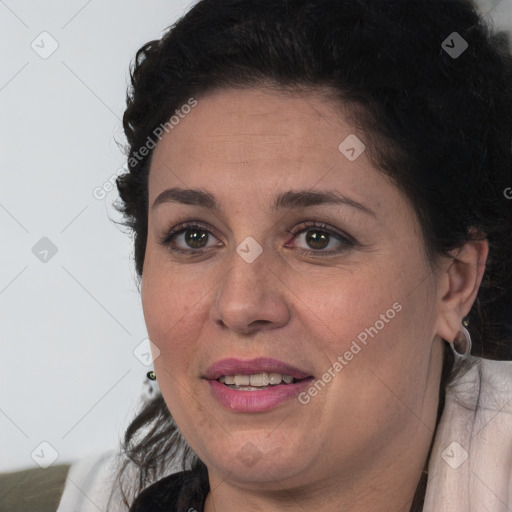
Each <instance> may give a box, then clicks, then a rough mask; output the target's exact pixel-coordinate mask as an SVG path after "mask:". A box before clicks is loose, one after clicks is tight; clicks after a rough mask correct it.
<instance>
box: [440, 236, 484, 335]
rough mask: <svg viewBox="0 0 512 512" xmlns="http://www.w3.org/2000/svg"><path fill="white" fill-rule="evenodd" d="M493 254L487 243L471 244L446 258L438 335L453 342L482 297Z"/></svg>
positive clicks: (443, 267) (441, 276)
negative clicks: (486, 269)
mask: <svg viewBox="0 0 512 512" xmlns="http://www.w3.org/2000/svg"><path fill="white" fill-rule="evenodd" d="M488 253H489V244H488V242H487V240H485V239H484V240H471V241H468V242H466V243H465V244H464V245H463V246H462V247H461V248H458V249H454V250H453V251H450V253H449V254H450V257H449V258H446V257H444V261H443V263H442V265H441V271H440V273H439V277H438V290H437V292H438V295H437V302H438V308H437V309H438V316H437V330H436V333H437V334H438V335H439V336H440V337H441V338H442V339H444V340H446V341H448V342H452V340H454V339H455V337H456V336H457V334H458V332H459V331H460V330H461V327H462V321H463V319H464V317H465V316H466V315H467V314H468V313H469V312H470V310H471V307H472V306H473V303H474V301H475V299H476V296H477V294H478V289H479V288H480V284H481V282H482V278H483V275H484V271H485V263H486V261H487V255H488Z"/></svg>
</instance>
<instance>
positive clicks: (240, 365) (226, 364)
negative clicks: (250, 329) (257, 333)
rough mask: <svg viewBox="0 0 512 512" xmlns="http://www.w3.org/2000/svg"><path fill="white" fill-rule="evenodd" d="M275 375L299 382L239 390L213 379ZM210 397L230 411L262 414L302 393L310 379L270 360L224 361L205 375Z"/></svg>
mask: <svg viewBox="0 0 512 512" xmlns="http://www.w3.org/2000/svg"><path fill="white" fill-rule="evenodd" d="M263 372H267V373H270V372H275V373H280V374H281V375H290V376H292V377H294V378H295V379H301V380H300V382H295V383H292V384H279V385H278V386H272V387H270V388H266V389H262V390H257V391H241V390H240V391H239V390H236V389H231V388H229V387H228V386H226V385H224V384H222V383H220V382H219V381H218V380H217V379H218V378H219V377H221V376H222V375H251V374H255V373H263ZM205 378H206V379H208V384H209V385H210V389H211V391H212V394H213V396H214V397H215V398H216V399H217V400H218V401H219V402H220V403H221V404H222V405H223V406H224V407H226V408H227V409H229V410H230V411H237V412H264V411H268V410H270V409H273V408H275V407H277V406H278V405H280V404H282V403H283V402H286V401H287V400H290V399H292V398H295V397H296V396H297V395H298V394H299V393H301V392H302V391H303V390H305V389H306V388H307V387H308V386H309V385H310V383H311V381H312V380H313V379H314V377H312V376H311V374H308V373H306V372H305V371H303V370H299V369H298V368H295V367H294V366H291V365H289V364H286V363H283V362H282V361H278V360H277V359H270V358H265V357H261V358H257V359H251V360H248V361H243V360H241V359H236V358H228V359H222V360H220V361H217V362H216V363H215V364H213V365H212V366H211V367H210V368H208V370H207V371H206V373H205Z"/></svg>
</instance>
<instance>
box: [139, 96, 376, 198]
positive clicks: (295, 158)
mask: <svg viewBox="0 0 512 512" xmlns="http://www.w3.org/2000/svg"><path fill="white" fill-rule="evenodd" d="M187 110H188V109H187ZM354 132H355V129H354V128H353V127H352V126H351V124H350V122H349V121H348V116H347V115H345V111H344V109H343V106H342V105H341V104H340V103H339V102H335V101H334V99H330V98H329V97H328V95H327V93H326V92H325V91H322V90H320V91H309V92H294V93H293V94H292V93H290V92H287V91H276V90H267V89H229V90H219V91H215V92H213V93H209V94H208V95H206V96H202V97H199V98H197V105H196V106H195V107H194V108H193V109H191V110H190V111H189V113H188V114H186V115H183V116H182V119H180V120H179V123H178V124H177V125H176V126H174V127H173V128H172V130H170V131H169V133H166V134H164V136H163V138H162V140H161V141H160V142H159V143H158V144H157V147H156V148H155V150H154V154H153V158H152V164H151V172H150V180H149V181H150V196H154V195H155V194H156V193H157V190H156V189H159V188H161V187H163V186H164V185H166V184H168V183H169V182H170V181H173V180H174V181H175V182H176V184H177V185H179V186H185V183H187V184H188V185H192V182H196V183H195V185H198V184H199V182H201V183H205V182H211V183H212V184H215V183H218V182H219V181H222V182H223V183H224V184H225V183H226V181H227V182H229V183H233V182H234V181H241V182H243V184H244V185H247V184H249V183H252V185H253V186H256V187H262V186H264V185H266V186H267V187H275V186H283V187H284V186H288V187H290V186H291V185H293V184H294V183H297V181H302V182H304V184H307V185H308V186H310V187H312V186H313V185H314V184H315V183H318V182H320V181H321V182H322V186H324V187H329V186H330V187H333V186H336V185H339V184H340V179H341V180H342V181H343V183H344V185H345V186H346V187H349V186H351V184H352V185H353V184H355V183H356V182H357V183H359V184H360V186H361V187H363V188H364V187H369V186H370V185H371V183H370V182H371V181H372V180H373V181H375V179H377V180H380V181H383V180H385V178H384V176H382V173H380V171H378V170H376V169H374V168H373V165H372V164H371V163H370V160H369V159H368V156H367V155H366V154H365V151H364V150H363V149H362V148H364V145H363V144H364V143H363V142H362V140H361V139H363V138H364V135H363V134H361V133H359V132H358V134H357V135H356V134H355V133H354ZM347 140H348V142H347V143H345V141H347ZM358 141H359V142H358ZM354 143H355V145H354ZM357 144H359V146H358V145H357ZM340 145H341V146H340ZM345 146H347V147H345ZM349 146H354V147H355V150H357V152H358V153H359V152H361V154H360V155H359V156H358V155H356V156H357V159H354V160H352V161H351V160H349V159H348V158H347V155H346V154H344V153H343V152H342V149H343V150H345V151H346V150H347V149H348V150H349V151H352V153H349V156H350V155H353V154H354V149H353V148H351V147H349ZM340 148H341V149H340ZM372 171H374V174H376V175H377V176H373V177H372V179H369V178H370V174H371V173H372ZM378 175H380V176H378ZM180 181H181V182H180Z"/></svg>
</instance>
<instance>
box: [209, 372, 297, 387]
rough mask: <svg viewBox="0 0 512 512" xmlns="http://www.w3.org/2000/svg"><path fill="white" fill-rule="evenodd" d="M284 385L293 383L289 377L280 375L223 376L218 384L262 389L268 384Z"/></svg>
mask: <svg viewBox="0 0 512 512" xmlns="http://www.w3.org/2000/svg"><path fill="white" fill-rule="evenodd" d="M282 381H284V382H285V383H286V384H291V383H292V382H293V377H291V376H290V375H281V374H280V373H256V374H255V375H223V376H222V377H220V378H219V382H222V383H223V384H234V385H235V386H256V387H263V386H268V385H269V384H272V385H276V384H281V382H282Z"/></svg>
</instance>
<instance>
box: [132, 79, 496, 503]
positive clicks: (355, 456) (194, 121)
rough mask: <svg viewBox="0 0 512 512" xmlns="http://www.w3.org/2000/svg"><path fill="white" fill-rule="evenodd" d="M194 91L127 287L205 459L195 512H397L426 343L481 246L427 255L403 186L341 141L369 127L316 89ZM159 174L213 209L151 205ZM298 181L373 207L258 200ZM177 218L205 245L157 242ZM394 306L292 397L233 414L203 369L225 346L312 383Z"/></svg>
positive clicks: (415, 468) (421, 457)
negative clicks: (135, 284) (209, 201)
mask: <svg viewBox="0 0 512 512" xmlns="http://www.w3.org/2000/svg"><path fill="white" fill-rule="evenodd" d="M197 99H198V105H197V106H196V107H195V108H193V109H192V112H191V113H190V114H188V115H187V116H186V117H185V118H184V119H183V120H181V121H180V123H179V125H177V126H175V127H174V129H173V130H172V131H170V132H169V133H168V134H165V135H164V137H163V138H162V140H161V141H160V142H159V143H158V144H157V146H156V148H155V150H154V154H153V159H152V164H151V169H150V175H149V183H148V185H149V213H148V241H147V247H146V255H145V263H144V269H143V278H142V288H141V291H142V302H143V310H144V316H145V320H146V324H147V328H148V333H149V337H150V339H151V340H152V341H153V343H154V344H155V345H156V346H157V347H158V349H159V351H160V354H159V355H158V354H155V353H154V356H155V357H156V359H155V370H156V373H157V375H158V382H159V386H160V389H161V391H162V394H163V397H164V399H165V401H166V404H167V406H168V407H169V410H170V411H171V413H172V415H173V417H174V418H175V421H176V423H177V424H178V426H179V428H180V431H181V432H182V434H183V435H184V437H185V438H186V440H187V441H188V443H189V444H190V445H191V446H192V448H193V449H194V451H195V452H196V453H197V455H198V456H199V457H200V458H201V460H202V461H203V462H204V463H205V464H206V466H207V467H208V471H209V478H210V487H211V489H212V491H211V492H210V493H209V495H208V497H207V500H206V505H205V510H206V512H212V511H222V512H230V511H235V510H237V511H238V510H248V511H269V512H270V511H288V510H290V511H291V510H293V511H297V510H302V509H304V510H311V508H312V507H314V509H315V510H316V511H317V512H324V511H325V512H327V511H339V510H341V508H340V505H341V504H343V509H342V510H344V511H346V512H348V511H350V512H363V511H364V512H367V511H368V510H372V511H373V512H381V511H382V512H389V510H394V511H404V512H406V511H408V510H409V508H410V506H411V503H412V500H413V496H414V492H415V490H416V487H417V484H418V481H419V479H420V477H421V473H422V470H423V467H424V464H425V461H426V458H427V455H428V449H429V446H430V443H431V441H432V438H433V433H434V428H435V421H436V413H437V407H438V390H439V383H440V375H441V368H442V352H443V344H444V341H443V340H442V339H441V338H444V339H446V340H453V339H454V338H455V337H456V335H457V333H458V331H459V330H460V328H461V322H462V319H463V318H464V316H465V315H467V313H468V312H469V311H470V309H471V305H472V303H473V301H474V300H475V298H476V294H477V291H478V287H479V285H480V282H481V278H482V274H483V270H484V267H485V259H486V257H487V250H488V248H487V242H486V241H482V242H468V243H467V244H466V245H465V246H464V247H463V248H462V249H460V250H458V251H456V252H454V253H453V255H456V256H457V257H458V259H457V260H454V259H451V258H448V257H441V256H439V257H438V258H437V259H436V261H435V262H430V261H429V260H428V259H427V256H426V254H425V251H424V249H423V243H422V235H421V231H420V227H419V223H418V220H417V216H416V214H415V211H414V208H413V206H412V205H411V204H410V203H409V202H408V200H407V199H406V197H405V196H404V194H403V193H402V192H401V191H400V190H399V189H398V188H397V187H396V186H394V185H393V184H392V183H391V182H390V180H389V179H388V178H387V177H386V176H385V175H384V174H383V173H382V172H381V171H380V170H379V169H378V168H377V167H375V165H374V164H372V163H371V161H370V159H369V156H368V151H365V152H363V153H362V154H361V156H359V157H358V158H357V159H356V160H355V161H349V160H348V159H347V158H345V156H343V155H342V154H341V152H340V150H339V149H338V146H339V144H340V143H341V142H342V141H343V140H344V139H345V138H346V137H347V136H348V135H349V134H352V133H355V134H356V135H357V136H358V137H359V139H361V140H362V141H365V140H366V139H367V138H366V137H365V134H364V133H361V132H359V131H356V130H355V129H354V128H353V127H352V126H351V125H350V123H349V122H348V117H347V116H346V115H344V114H343V109H340V106H339V105H337V104H335V103H334V102H333V101H332V100H328V99H326V96H325V95H324V94H322V92H321V91H319V90H318V91H309V92H308V93H307V94H300V93H297V94H294V95H291V94H285V93H283V92H282V91H277V90H271V89H258V88H252V89H242V90H218V91H215V92H213V93H209V94H207V95H204V96H201V97H200V98H197ZM170 187H181V188H201V189H203V190H207V191H209V192H211V193H212V194H214V195H215V196H216V197H217V199H218V201H219V202H220V204H221V210H220V211H219V212H217V213H216V212H213V211H210V210H208V209H207V208H204V207H201V206H195V205H186V204H179V203H176V202H166V203H162V204H160V205H159V206H157V207H155V208H153V206H152V205H153V202H154V201H155V198H156V197H157V196H158V195H159V194H160V193H161V192H162V191H164V190H165V189H167V188H170ZM297 189H314V190H320V189H321V190H326V189H328V190H335V191H338V192H339V193H341V194H344V195H345V196H347V197H349V198H351V199H353V200H355V201H358V202H360V203H362V204H364V205H365V206H366V207H368V208H370V209H371V210H372V211H373V212H374V215H371V214H368V213H365V212H363V211H360V210H358V209H356V208H352V207H350V206H347V205H318V206H313V207H308V208H301V209H299V210H293V209H290V210H282V211H279V212H271V211H270V208H269V207H270V204H271V203H272V201H273V198H274V195H275V194H276V193H279V192H285V191H288V190H297ZM184 221H188V222H196V223H197V222H199V223H200V224H202V225H203V226H202V228H201V229H206V230H208V237H209V238H208V240H207V241H204V242H202V245H201V243H198V244H197V245H192V246H191V245H189V244H187V242H186V240H187V239H186V238H185V237H184V236H183V235H181V236H180V235H178V236H177V238H175V239H174V246H175V247H179V248H182V249H184V250H187V249H188V250H189V251H191V253H192V252H193V251H194V250H195V251H197V250H198V248H200V247H205V246H206V250H205V252H203V253H202V254H199V255H195V256H194V255H189V256H187V255H183V254H179V253H173V252H172V251H171V249H170V247H165V246H164V245H162V244H160V243H159V239H161V238H162V237H164V236H165V235H166V234H167V233H168V232H169V231H170V230H171V228H173V227H178V226H179V225H180V224H182V223H183V222H184ZM309 221H317V222H321V223H324V224H326V225H327V226H328V227H329V228H334V229H336V228H337V229H338V230H341V231H342V232H344V233H346V234H348V235H350V236H351V237H353V238H354V239H355V240H356V244H355V245H354V246H350V245H347V244H344V243H343V241H340V240H339V239H337V238H336V236H334V235H327V238H326V239H325V242H324V245H322V244H321V243H317V245H311V244H310V242H308V238H307V235H308V234H309V235H312V234H314V233H317V234H318V233H319V234H320V235H322V234H323V235H324V236H326V234H325V231H323V230H322V229H319V228H315V227H307V231H303V229H306V227H303V224H304V222H309ZM192 231H193V230H192ZM290 231H292V232H294V233H295V235H291V234H290V233H289V232H290ZM188 233H189V235H190V231H189V232H188ZM202 233H204V232H202ZM248 236H251V237H253V238H254V239H255V240H256V241H257V242H258V243H259V244H260V245H261V247H262V249H263V252H262V254H261V255H260V256H259V257H258V258H257V259H256V260H255V261H254V262H252V263H247V262H246V261H245V260H244V259H243V258H241V257H240V256H239V255H238V254H237V252H236V248H237V246H238V245H239V244H241V243H242V241H244V240H245V238H246V237H248ZM339 248H341V249H342V250H341V251H340V252H339V253H334V252H331V255H327V256H324V257H314V256H311V255H308V250H309V251H312V252H314V251H316V252H317V254H320V253H322V252H323V253H329V251H335V250H336V249H339ZM394 303H399V304H400V305H401V306H402V309H401V311H400V312H398V313H397V314H396V316H395V317H394V318H393V319H392V320H389V321H388V322H387V323H385V326H384V328H382V329H381V330H379V332H378V334H377V335H375V336H374V337H373V338H369V339H368V343H367V345H366V346H364V347H363V349H362V350H361V351H360V352H359V353H357V355H355V356H354V358H353V359H352V360H351V361H350V362H349V363H348V364H347V365H346V366H344V368H343V370H342V371H341V372H339V373H336V376H335V377H334V378H332V380H331V382H330V383H329V384H328V385H327V386H325V388H323V389H322V390H321V392H319V393H318V394H317V395H316V396H315V397H313V398H312V399H311V401H310V402H309V403H308V404H307V405H303V404H301V403H300V402H299V401H298V400H296V399H292V400H289V401H287V402H286V403H284V404H281V405H280V406H278V407H277V408H275V409H273V410H270V411H267V412H263V413H240V412H232V411H228V410H227V409H225V408H223V407H222V406H221V405H220V404H219V403H218V402H217V401H216V400H214V398H213V397H212V394H211V391H210V386H209V385H208V383H207V382H206V381H205V380H204V379H202V376H203V375H204V372H205V370H206V368H207V367H208V366H210V365H211V364H213V363H214V362H215V361H218V360H219V359H223V358H225V357H231V356H236V357H239V358H242V359H249V358H252V357H258V356H267V357H273V358H276V359H279V360H282V361H285V362H287V363H290V364H292V365H294V366H296V367H298V368H301V369H305V370H307V371H308V373H310V374H312V375H314V376H315V377H316V378H321V377H322V375H323V374H324V373H325V372H327V371H328V369H329V368H330V367H332V366H333V363H334V362H335V361H336V359H337V357H338V356H339V355H343V354H344V353H345V352H346V351H347V350H349V348H350V345H351V343H352V341H353V340H354V339H356V337H357V335H358V334H359V333H361V332H362V331H364V330H365V328H368V327H370V326H374V325H375V323H376V321H377V320H379V319H380V318H381V316H380V315H382V314H385V313H386V311H387V310H389V309H390V308H391V307H392V305H393V304H394ZM157 356H158V357H157ZM247 452H249V453H250V454H252V455H253V456H254V457H253V461H252V462H251V464H248V463H247V460H246V459H244V458H243V457H241V454H244V453H245V454H247Z"/></svg>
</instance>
